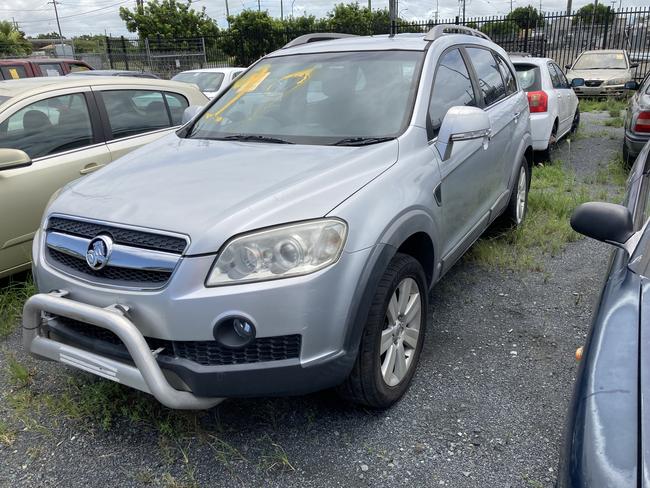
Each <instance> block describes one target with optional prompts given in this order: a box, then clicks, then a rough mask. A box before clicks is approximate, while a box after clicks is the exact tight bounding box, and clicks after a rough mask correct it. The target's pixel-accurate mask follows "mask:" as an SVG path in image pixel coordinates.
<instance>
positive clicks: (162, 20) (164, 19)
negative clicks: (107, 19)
mask: <svg viewBox="0 0 650 488" xmlns="http://www.w3.org/2000/svg"><path fill="white" fill-rule="evenodd" d="M120 17H121V19H122V20H123V21H124V22H125V23H126V28H127V29H128V30H129V32H137V33H138V35H139V36H140V38H141V39H144V38H147V37H156V36H161V37H164V38H172V39H179V38H184V37H212V36H216V35H217V34H218V33H219V28H218V27H217V24H216V23H215V22H214V21H213V20H212V19H211V18H210V17H208V15H207V14H206V13H205V7H203V8H202V9H201V10H200V11H197V10H194V9H193V8H192V1H191V0H189V1H188V2H187V3H185V2H183V1H180V0H149V1H148V2H147V3H146V5H145V6H144V7H136V8H135V9H133V10H131V9H128V8H126V7H120Z"/></svg>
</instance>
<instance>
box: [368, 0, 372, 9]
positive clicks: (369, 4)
mask: <svg viewBox="0 0 650 488" xmlns="http://www.w3.org/2000/svg"><path fill="white" fill-rule="evenodd" d="M368 10H372V0H368Z"/></svg>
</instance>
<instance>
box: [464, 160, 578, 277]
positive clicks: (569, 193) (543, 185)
mask: <svg viewBox="0 0 650 488" xmlns="http://www.w3.org/2000/svg"><path fill="white" fill-rule="evenodd" d="M589 197H590V195H589V192H588V191H587V187H586V186H585V185H581V184H577V183H576V180H575V177H574V175H572V174H570V173H568V172H567V171H566V170H565V169H564V168H563V167H562V165H561V164H555V165H548V166H541V167H537V168H535V169H534V170H533V177H532V182H531V188H530V192H529V195H528V215H527V216H526V222H525V224H524V225H522V226H520V227H518V228H516V229H508V230H505V231H503V232H501V233H498V234H496V235H493V236H487V237H485V238H483V239H481V240H479V241H478V242H477V243H476V244H474V246H473V247H472V248H471V249H470V251H469V252H468V254H467V257H466V259H468V260H469V261H474V262H477V263H480V264H482V265H486V266H490V267H492V266H494V267H505V268H510V269H528V270H533V271H541V270H542V266H541V263H540V257H541V256H543V255H544V254H550V255H556V254H557V253H558V252H560V251H562V250H563V249H564V247H565V246H566V244H567V243H569V242H573V241H576V240H578V239H580V238H581V236H580V235H579V234H577V233H576V232H574V231H573V229H571V226H570V225H569V218H570V216H571V213H572V212H573V210H574V209H575V208H576V207H577V206H578V205H580V204H581V203H584V202H586V201H588V200H589Z"/></svg>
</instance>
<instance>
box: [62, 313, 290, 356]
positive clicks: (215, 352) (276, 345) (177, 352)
mask: <svg viewBox="0 0 650 488" xmlns="http://www.w3.org/2000/svg"><path fill="white" fill-rule="evenodd" d="M56 322H58V323H59V324H62V325H63V326H64V327H65V328H66V329H68V330H71V331H72V332H74V333H75V334H78V335H80V336H83V337H86V338H89V339H95V340H99V341H103V342H107V343H110V344H113V345H119V346H121V347H122V348H124V351H126V347H125V346H124V345H123V344H122V341H121V340H120V338H119V337H117V336H116V335H115V334H113V333H112V332H111V331H110V330H108V329H104V328H103V327H97V326H94V325H90V324H86V323H84V322H79V321H77V320H73V319H69V318H66V317H56ZM145 340H146V341H147V344H149V347H150V348H151V349H152V350H156V349H159V348H161V347H162V348H164V349H163V350H162V351H161V352H160V354H159V356H166V357H171V358H181V359H187V360H188V361H192V362H194V363H197V364H201V365H203V366H231V365H235V364H250V363H260V362H266V361H280V360H283V359H294V358H298V357H300V346H301V342H302V336H300V334H291V335H284V336H275V337H259V338H257V339H255V340H254V341H253V342H252V343H251V344H249V345H248V346H246V347H244V348H242V349H231V348H228V347H225V346H222V345H221V344H219V343H218V342H216V341H167V340H163V339H154V338H151V337H145Z"/></svg>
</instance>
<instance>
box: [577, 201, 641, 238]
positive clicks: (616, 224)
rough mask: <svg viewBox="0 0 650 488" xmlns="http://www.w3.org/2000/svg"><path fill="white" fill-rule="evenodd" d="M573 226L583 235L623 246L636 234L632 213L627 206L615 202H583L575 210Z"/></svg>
mask: <svg viewBox="0 0 650 488" xmlns="http://www.w3.org/2000/svg"><path fill="white" fill-rule="evenodd" d="M571 227H573V230H575V231H576V232H578V233H580V234H582V235H585V236H587V237H591V238H592V239H596V240H597V241H602V242H607V243H608V244H613V245H615V246H618V247H623V244H625V243H626V242H627V241H628V239H629V238H630V237H632V235H633V234H634V222H633V220H632V214H631V213H630V211H629V210H628V209H627V207H624V206H623V205H617V204H614V203H605V202H589V203H583V204H582V205H580V206H579V207H578V208H577V209H576V210H575V211H574V212H573V215H572V216H571Z"/></svg>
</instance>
